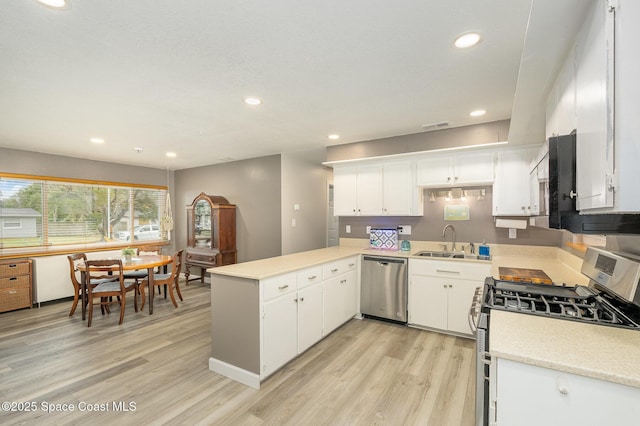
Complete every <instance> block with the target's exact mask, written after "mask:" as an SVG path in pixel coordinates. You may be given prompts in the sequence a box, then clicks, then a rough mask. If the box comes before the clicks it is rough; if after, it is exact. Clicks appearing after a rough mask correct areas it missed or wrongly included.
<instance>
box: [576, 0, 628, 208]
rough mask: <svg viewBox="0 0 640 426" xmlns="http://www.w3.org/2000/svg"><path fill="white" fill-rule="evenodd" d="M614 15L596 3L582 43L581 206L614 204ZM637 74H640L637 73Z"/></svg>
mask: <svg viewBox="0 0 640 426" xmlns="http://www.w3.org/2000/svg"><path fill="white" fill-rule="evenodd" d="M613 18H614V14H613V13H609V12H608V11H607V2H604V1H598V2H594V4H593V7H592V8H591V9H590V12H589V14H588V16H587V18H586V19H585V24H584V25H583V27H582V29H581V30H580V33H579V35H578V41H577V42H576V63H577V68H576V113H577V136H576V139H577V143H576V190H577V192H578V197H577V201H576V207H577V209H578V210H580V211H584V210H589V209H597V208H603V207H613V201H614V200H613V196H614V191H613V188H612V187H610V185H609V181H610V179H612V177H613V168H614V141H613V136H614V135H613V126H614V123H613V109H614V102H613V79H614V77H613V76H614V69H613V61H614V59H613V52H614V49H613V33H614V28H613ZM636 78H637V77H636Z"/></svg>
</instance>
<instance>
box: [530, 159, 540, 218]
mask: <svg viewBox="0 0 640 426" xmlns="http://www.w3.org/2000/svg"><path fill="white" fill-rule="evenodd" d="M529 191H530V193H529V199H530V201H529V205H530V206H531V211H530V213H531V215H534V216H535V215H538V214H540V202H539V200H540V181H539V180H538V167H536V168H535V169H533V170H532V171H531V173H530V174H529Z"/></svg>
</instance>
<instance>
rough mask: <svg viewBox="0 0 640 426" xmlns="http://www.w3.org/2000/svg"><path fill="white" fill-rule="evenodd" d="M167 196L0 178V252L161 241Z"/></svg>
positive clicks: (73, 183)
mask: <svg viewBox="0 0 640 426" xmlns="http://www.w3.org/2000/svg"><path fill="white" fill-rule="evenodd" d="M166 193H167V191H166V190H165V189H156V188H146V187H138V186H134V185H131V186H127V185H126V184H115V183H114V184H109V183H82V182H76V181H65V180H63V179H57V178H56V179H51V178H49V179H37V178H33V179H22V178H15V177H6V176H1V175H0V220H1V221H2V225H3V226H0V248H4V249H6V248H17V247H38V246H43V247H51V246H65V245H83V246H92V245H97V246H100V245H109V244H110V243H112V244H115V243H119V244H121V243H122V242H126V241H162V240H165V239H166V235H163V233H162V232H160V226H159V225H160V218H161V216H162V214H163V213H164V212H163V208H164V200H165V197H166ZM18 222H19V223H20V225H21V226H20V227H16V226H15V224H16V223H18Z"/></svg>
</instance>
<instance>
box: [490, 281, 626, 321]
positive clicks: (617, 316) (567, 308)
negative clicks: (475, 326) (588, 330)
mask: <svg viewBox="0 0 640 426" xmlns="http://www.w3.org/2000/svg"><path fill="white" fill-rule="evenodd" d="M503 287H505V286H503ZM506 287H507V288H498V287H497V286H490V288H489V294H488V295H487V299H486V300H487V304H488V306H490V307H491V308H497V309H504V310H507V311H514V312H522V313H527V314H533V315H540V316H548V317H554V318H560V319H569V320H576V321H582V322H589V323H594V324H603V325H615V326H622V327H635V328H637V327H638V325H637V324H635V323H634V322H633V321H631V320H630V319H629V318H628V317H626V316H625V315H624V314H623V313H622V312H620V311H619V310H617V309H616V308H615V307H613V306H612V305H611V304H609V303H607V302H606V301H605V300H603V299H602V298H600V297H598V296H597V295H596V294H590V295H581V294H578V292H575V291H565V292H564V293H563V294H562V295H552V294H535V293H534V292H532V291H531V288H530V287H528V288H526V289H523V291H515V290H514V289H513V287H510V286H506ZM554 291H555V289H554V290H552V291H551V292H548V293H554ZM558 294H560V293H558Z"/></svg>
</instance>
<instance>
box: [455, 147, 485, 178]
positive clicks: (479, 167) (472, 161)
mask: <svg viewBox="0 0 640 426" xmlns="http://www.w3.org/2000/svg"><path fill="white" fill-rule="evenodd" d="M493 158H494V153H493V152H475V153H472V154H458V155H456V157H455V167H454V176H453V184H454V185H457V184H465V185H468V184H487V183H492V182H493V179H494V178H493V171H494V164H493V163H494V161H493Z"/></svg>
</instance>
